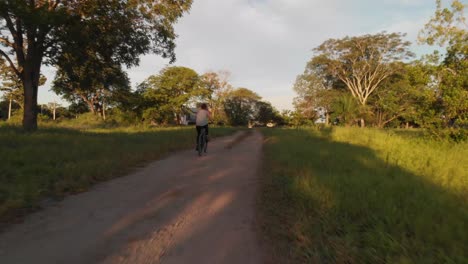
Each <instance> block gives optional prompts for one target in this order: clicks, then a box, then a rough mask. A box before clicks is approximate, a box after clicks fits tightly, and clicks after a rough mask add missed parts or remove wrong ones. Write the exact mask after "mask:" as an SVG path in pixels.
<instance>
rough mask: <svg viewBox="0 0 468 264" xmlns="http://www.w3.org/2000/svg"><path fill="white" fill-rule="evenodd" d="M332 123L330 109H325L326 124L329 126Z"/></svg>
mask: <svg viewBox="0 0 468 264" xmlns="http://www.w3.org/2000/svg"><path fill="white" fill-rule="evenodd" d="M329 124H330V114H329V113H328V111H325V125H326V126H328V125H329Z"/></svg>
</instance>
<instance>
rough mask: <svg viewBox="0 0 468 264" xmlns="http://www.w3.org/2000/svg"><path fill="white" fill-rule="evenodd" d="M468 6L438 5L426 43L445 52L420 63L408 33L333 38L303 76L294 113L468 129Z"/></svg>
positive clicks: (306, 118)
mask: <svg viewBox="0 0 468 264" xmlns="http://www.w3.org/2000/svg"><path fill="white" fill-rule="evenodd" d="M465 8H466V6H465V5H464V4H463V3H461V2H460V1H457V0H454V1H452V3H451V6H450V7H444V6H443V5H442V2H441V1H440V0H437V10H436V12H435V15H434V16H433V17H432V18H431V20H430V21H429V22H428V23H427V24H426V26H425V28H424V29H423V30H422V31H421V33H420V36H419V42H420V43H424V44H429V45H434V44H438V45H440V46H441V47H444V48H445V49H446V51H445V52H444V53H442V54H441V53H439V52H434V54H430V55H426V56H424V57H422V58H421V59H418V60H411V59H413V58H414V54H413V53H412V52H411V51H410V50H409V47H410V44H411V43H410V42H407V41H404V40H403V37H404V36H405V35H404V34H401V33H387V32H382V33H378V34H370V35H363V36H356V37H345V38H342V39H330V40H327V41H325V42H324V43H322V44H321V45H320V46H318V47H316V48H315V49H314V56H313V57H312V58H311V60H310V61H309V62H308V63H307V65H306V68H305V71H304V73H303V74H301V75H299V76H298V77H297V80H296V83H295V85H294V90H295V91H296V93H297V97H296V98H295V101H294V105H295V109H296V112H295V113H294V115H295V116H296V117H298V118H299V121H300V122H302V123H307V122H315V120H317V118H318V116H319V115H325V120H326V121H325V122H324V123H327V124H338V125H345V126H350V125H359V126H365V125H371V126H375V127H381V128H383V127H410V126H411V127H424V128H447V127H462V128H467V126H468V31H467V27H466V20H465V17H464V10H465Z"/></svg>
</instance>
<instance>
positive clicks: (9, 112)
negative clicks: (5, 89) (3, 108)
mask: <svg viewBox="0 0 468 264" xmlns="http://www.w3.org/2000/svg"><path fill="white" fill-rule="evenodd" d="M12 101H13V99H12V98H11V97H10V103H9V104H8V120H10V119H11V103H12Z"/></svg>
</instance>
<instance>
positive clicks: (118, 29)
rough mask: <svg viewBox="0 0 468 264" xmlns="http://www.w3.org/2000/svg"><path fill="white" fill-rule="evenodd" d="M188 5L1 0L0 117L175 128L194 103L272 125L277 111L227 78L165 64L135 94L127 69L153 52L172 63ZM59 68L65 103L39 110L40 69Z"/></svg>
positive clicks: (29, 125)
mask: <svg viewBox="0 0 468 264" xmlns="http://www.w3.org/2000/svg"><path fill="white" fill-rule="evenodd" d="M191 4H192V1H191V0H181V1H172V0H162V1H156V2H155V1H150V0H130V1H122V0H110V1H98V0H91V1H89V0H87V1H37V0H32V1H1V2H0V89H1V90H2V94H3V97H2V100H1V101H0V119H4V120H5V119H10V120H11V119H15V120H16V121H22V123H23V127H24V128H25V129H27V130H35V129H36V128H37V119H38V118H39V120H51V119H52V120H61V119H73V118H77V117H79V116H81V115H83V114H86V113H89V115H92V116H94V117H99V118H101V119H102V120H108V119H109V118H111V119H114V120H118V121H119V122H122V121H123V122H126V123H142V122H143V123H153V124H161V125H164V124H180V123H181V121H182V119H183V117H184V116H185V115H187V114H190V112H191V110H192V108H194V107H196V106H197V104H198V103H200V102H207V103H208V104H209V105H210V107H211V109H212V111H213V119H214V122H215V123H220V124H231V125H246V124H247V123H249V122H253V120H255V121H257V122H259V123H266V122H271V121H275V120H276V121H277V119H278V116H279V114H278V113H277V111H276V110H275V109H274V108H273V107H272V106H271V104H269V103H267V102H263V101H261V98H260V96H258V95H257V94H256V93H254V92H252V91H250V90H248V89H245V88H239V89H234V88H233V87H232V86H231V85H230V84H229V83H228V77H229V76H228V75H229V74H228V73H226V72H219V73H216V72H209V73H205V74H202V75H199V74H198V73H196V72H195V71H194V70H192V69H189V68H186V67H166V68H164V69H163V70H162V71H161V72H160V73H157V74H155V75H152V76H150V77H148V78H147V79H146V80H145V81H144V82H143V83H141V84H139V85H138V87H137V89H136V91H133V90H132V89H131V87H130V82H129V78H128V76H127V73H126V72H125V70H124V66H125V67H127V68H129V67H132V66H136V65H138V63H139V56H140V55H142V54H148V53H155V54H158V55H160V56H162V57H164V58H169V59H170V62H171V63H172V62H174V61H175V53H174V49H175V42H174V40H175V38H176V33H175V31H174V28H173V25H174V24H175V23H176V22H177V20H178V19H179V18H180V17H181V16H182V15H183V14H185V13H186V12H188V11H189V9H190V7H191ZM44 64H45V65H52V66H54V67H55V68H56V69H57V72H56V76H55V78H54V80H53V85H52V90H53V91H54V92H55V93H56V94H58V95H60V96H61V97H62V98H63V99H64V100H66V101H68V102H69V103H70V105H69V107H63V106H60V105H58V104H56V103H49V104H47V105H38V104H37V94H38V88H39V87H40V86H41V85H43V84H44V83H45V81H46V79H45V77H44V76H42V75H41V74H40V72H41V71H40V70H41V66H42V65H44Z"/></svg>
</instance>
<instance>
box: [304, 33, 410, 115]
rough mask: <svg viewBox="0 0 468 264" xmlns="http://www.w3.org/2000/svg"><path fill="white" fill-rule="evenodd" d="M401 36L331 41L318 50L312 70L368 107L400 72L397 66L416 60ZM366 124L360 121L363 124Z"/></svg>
mask: <svg viewBox="0 0 468 264" xmlns="http://www.w3.org/2000/svg"><path fill="white" fill-rule="evenodd" d="M403 36H404V34H401V33H390V34H388V33H385V32H383V33H379V34H375V35H364V36H358V37H345V38H343V39H330V40H327V41H325V42H324V43H323V44H321V45H320V46H319V47H317V48H315V49H314V51H315V53H316V55H315V57H314V58H313V59H312V61H311V66H312V67H314V68H317V69H319V70H320V71H322V72H325V73H326V74H328V75H331V76H333V77H335V78H337V79H339V80H340V81H341V82H343V83H344V84H345V85H346V88H347V89H348V90H349V92H351V95H352V96H353V97H354V98H356V99H357V101H358V103H359V104H360V105H361V106H362V107H365V106H366V103H367V101H368V99H369V97H370V95H371V94H372V93H373V92H374V91H375V90H376V89H377V88H378V87H379V85H380V84H381V83H382V81H384V80H385V79H386V78H388V77H389V76H391V75H392V74H393V73H395V71H396V70H397V68H396V67H395V62H398V61H401V60H403V59H407V58H410V57H412V56H413V54H412V53H411V52H410V51H409V50H408V47H409V45H410V42H406V41H403V40H402V38H403ZM363 121H364V120H361V122H362V124H363Z"/></svg>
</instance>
